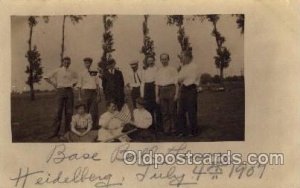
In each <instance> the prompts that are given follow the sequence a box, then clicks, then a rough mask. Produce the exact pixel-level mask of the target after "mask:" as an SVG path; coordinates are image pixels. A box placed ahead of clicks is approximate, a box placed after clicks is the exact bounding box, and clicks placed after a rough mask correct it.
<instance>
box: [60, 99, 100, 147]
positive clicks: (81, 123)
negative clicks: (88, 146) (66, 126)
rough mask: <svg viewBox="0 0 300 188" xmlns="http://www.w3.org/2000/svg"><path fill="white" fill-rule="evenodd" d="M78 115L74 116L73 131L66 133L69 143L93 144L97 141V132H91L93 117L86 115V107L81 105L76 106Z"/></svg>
mask: <svg viewBox="0 0 300 188" xmlns="http://www.w3.org/2000/svg"><path fill="white" fill-rule="evenodd" d="M75 109H76V114H74V115H73V116H72V121H71V130H70V131H69V132H67V133H66V135H65V138H66V139H67V141H68V142H93V141H95V140H96V139H97V131H95V130H91V129H92V125H93V120H92V116H91V114H89V113H86V106H85V104H83V103H79V104H77V105H76V106H75Z"/></svg>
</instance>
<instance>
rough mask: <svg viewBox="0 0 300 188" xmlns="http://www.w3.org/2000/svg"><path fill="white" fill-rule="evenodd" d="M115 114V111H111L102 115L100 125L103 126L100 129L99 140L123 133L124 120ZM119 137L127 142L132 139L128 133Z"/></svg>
mask: <svg viewBox="0 0 300 188" xmlns="http://www.w3.org/2000/svg"><path fill="white" fill-rule="evenodd" d="M116 113H117V112H116ZM114 116H115V113H111V112H105V113H103V114H102V115H101V116H100V118H99V125H101V126H103V127H102V128H101V129H99V131H98V141H105V140H107V139H112V138H114V137H116V136H118V135H120V134H121V133H122V129H123V126H122V122H121V121H120V120H119V119H117V118H114ZM104 127H105V128H104ZM118 139H119V140H120V141H121V142H127V141H129V140H130V138H129V137H128V136H127V135H124V136H121V137H119V138H118Z"/></svg>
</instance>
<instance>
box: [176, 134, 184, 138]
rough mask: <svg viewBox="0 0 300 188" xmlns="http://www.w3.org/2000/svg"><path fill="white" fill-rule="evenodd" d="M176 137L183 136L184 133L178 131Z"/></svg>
mask: <svg viewBox="0 0 300 188" xmlns="http://www.w3.org/2000/svg"><path fill="white" fill-rule="evenodd" d="M176 137H178V138H182V137H185V135H184V134H183V133H178V134H177V135H176Z"/></svg>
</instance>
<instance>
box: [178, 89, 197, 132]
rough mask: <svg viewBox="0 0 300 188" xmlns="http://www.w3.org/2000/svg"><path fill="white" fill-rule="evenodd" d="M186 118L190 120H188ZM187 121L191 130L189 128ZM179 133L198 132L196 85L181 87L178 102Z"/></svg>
mask: <svg viewBox="0 0 300 188" xmlns="http://www.w3.org/2000/svg"><path fill="white" fill-rule="evenodd" d="M186 116H187V117H188V118H186ZM187 120H188V123H189V128H188V126H187ZM177 123H178V125H177V126H178V132H179V133H183V134H185V135H186V134H189V133H191V134H196V132H197V88H196V85H190V86H184V85H182V86H181V89H180V97H179V101H178V122H177Z"/></svg>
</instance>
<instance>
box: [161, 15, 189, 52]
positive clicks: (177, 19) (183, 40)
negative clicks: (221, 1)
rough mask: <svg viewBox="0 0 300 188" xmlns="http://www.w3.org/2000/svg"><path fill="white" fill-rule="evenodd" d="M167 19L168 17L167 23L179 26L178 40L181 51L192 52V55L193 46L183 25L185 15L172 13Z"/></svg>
mask: <svg viewBox="0 0 300 188" xmlns="http://www.w3.org/2000/svg"><path fill="white" fill-rule="evenodd" d="M167 19H168V21H167V24H169V25H175V26H177V27H178V31H177V34H178V36H177V40H178V42H179V44H180V47H181V51H183V52H186V53H187V54H190V55H191V57H192V47H191V44H190V42H189V38H188V36H186V33H185V29H184V26H183V22H184V16H183V15H170V16H167Z"/></svg>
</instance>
